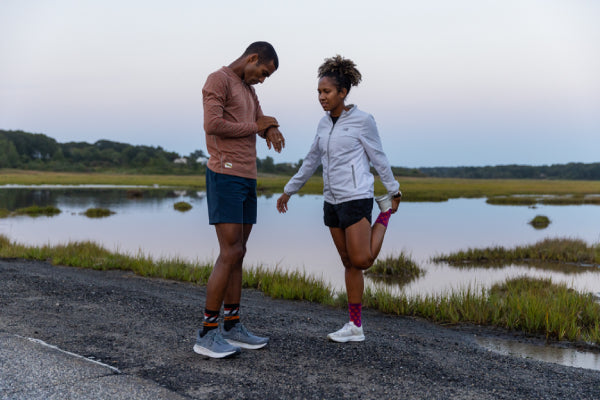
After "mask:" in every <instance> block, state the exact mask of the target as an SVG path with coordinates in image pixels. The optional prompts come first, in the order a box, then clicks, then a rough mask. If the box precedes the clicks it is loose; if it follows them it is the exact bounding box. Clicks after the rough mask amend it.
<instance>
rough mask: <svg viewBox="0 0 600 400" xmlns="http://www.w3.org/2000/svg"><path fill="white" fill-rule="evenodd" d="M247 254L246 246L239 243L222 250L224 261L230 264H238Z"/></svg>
mask: <svg viewBox="0 0 600 400" xmlns="http://www.w3.org/2000/svg"><path fill="white" fill-rule="evenodd" d="M245 255H246V246H244V245H242V244H239V245H234V246H231V247H229V248H227V249H226V250H225V251H221V257H223V261H225V262H226V263H228V264H237V263H239V262H240V261H242V260H243V259H244V256H245Z"/></svg>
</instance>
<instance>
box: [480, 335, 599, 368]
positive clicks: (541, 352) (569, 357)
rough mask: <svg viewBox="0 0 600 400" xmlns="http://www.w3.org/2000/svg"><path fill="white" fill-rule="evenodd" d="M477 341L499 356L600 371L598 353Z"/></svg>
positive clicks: (517, 343)
mask: <svg viewBox="0 0 600 400" xmlns="http://www.w3.org/2000/svg"><path fill="white" fill-rule="evenodd" d="M476 340H477V343H478V344H479V345H481V346H483V347H485V348H486V349H488V350H490V351H493V352H496V353H499V354H504V355H511V356H517V357H523V358H533V359H535V360H540V361H545V362H550V363H554V364H560V365H566V366H569V367H578V368H585V369H593V370H596V371H600V354H598V353H592V352H586V351H580V350H576V349H570V348H563V347H555V346H550V345H541V344H531V343H521V342H516V341H513V340H504V339H496V338H482V337H478V338H477V339H476Z"/></svg>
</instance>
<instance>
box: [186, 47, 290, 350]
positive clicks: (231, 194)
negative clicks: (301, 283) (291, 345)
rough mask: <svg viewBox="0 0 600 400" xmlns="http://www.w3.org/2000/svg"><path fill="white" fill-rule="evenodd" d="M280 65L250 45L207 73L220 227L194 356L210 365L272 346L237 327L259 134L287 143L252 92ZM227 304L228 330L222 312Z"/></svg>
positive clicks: (213, 196)
mask: <svg viewBox="0 0 600 400" xmlns="http://www.w3.org/2000/svg"><path fill="white" fill-rule="evenodd" d="M278 66H279V60H278V57H277V53H276V52H275V49H274V48H273V46H271V45H270V44H269V43H267V42H255V43H252V44H251V45H250V46H248V48H247V49H246V51H245V52H244V54H242V55H241V56H240V57H239V58H238V59H237V60H235V61H234V62H233V63H231V64H229V66H227V67H222V68H221V69H219V70H217V71H215V72H213V73H212V74H210V75H209V76H208V78H207V80H206V83H205V85H204V88H203V89H202V96H203V104H204V131H205V132H206V147H207V149H208V153H209V155H210V158H209V160H208V164H207V170H206V194H207V203H208V214H209V215H208V216H209V223H210V224H211V225H214V226H215V229H216V232H217V238H218V241H219V251H220V252H219V257H218V258H217V261H216V262H215V265H214V268H213V271H212V273H211V275H210V278H209V279H208V284H207V287H206V304H205V309H204V321H203V328H202V329H201V330H199V331H198V335H197V338H196V344H195V345H194V351H195V352H196V353H198V354H202V355H205V356H208V357H213V358H223V357H228V356H231V355H234V354H238V353H239V352H240V348H245V349H259V348H262V347H264V346H266V345H267V343H268V341H269V339H268V338H265V337H259V336H255V335H253V334H252V333H250V332H249V331H248V330H247V329H246V328H245V327H244V325H243V324H242V323H241V322H240V314H239V309H240V299H241V295H242V263H243V260H244V255H245V253H246V243H247V242H248V237H249V236H250V231H251V230H252V225H253V224H255V223H256V135H259V136H260V137H261V138H263V139H265V140H266V143H267V146H268V147H269V149H270V148H271V146H273V148H274V149H275V151H277V152H281V149H282V148H283V147H285V140H284V138H283V135H282V134H281V132H280V131H279V129H278V126H279V124H278V122H277V120H276V119H275V118H274V117H269V116H265V115H263V113H262V110H261V108H260V104H259V102H258V98H257V96H256V93H255V91H254V88H253V87H252V85H255V84H257V83H263V82H264V81H265V79H267V78H268V77H270V76H271V75H272V74H273V73H274V72H275V71H276V70H277V68H278ZM221 304H224V316H223V319H224V323H223V326H222V328H220V327H219V324H218V320H219V313H220V310H221Z"/></svg>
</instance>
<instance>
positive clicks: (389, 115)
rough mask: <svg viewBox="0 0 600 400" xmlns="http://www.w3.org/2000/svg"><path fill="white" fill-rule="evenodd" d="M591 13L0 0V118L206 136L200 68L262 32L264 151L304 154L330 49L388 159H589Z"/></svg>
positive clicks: (182, 141)
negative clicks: (272, 146) (319, 75)
mask: <svg viewBox="0 0 600 400" xmlns="http://www.w3.org/2000/svg"><path fill="white" fill-rule="evenodd" d="M598 21H600V2H598V1H596V0H564V1H558V0H502V1H500V0H499V1H491V0H455V1H449V0H423V1H418V2H417V1H414V0H412V1H406V0H395V1H378V0H370V1H355V0H346V1H322V0H321V1H314V0H304V1H298V2H292V1H289V2H287V1H254V2H240V1H235V0H229V1H223V2H214V1H199V0H198V1H192V0H172V1H166V0H165V1H152V0H144V1H142V0H139V1H138V0H119V1H116V0H103V1H95V0H53V1H50V0H47V1H42V0H2V1H0V55H1V59H0V129H13V130H17V129H22V130H25V131H29V132H35V133H44V134H46V135H48V136H51V137H53V138H55V139H56V140H58V141H59V142H67V141H86V142H90V143H93V142H95V141H96V140H99V139H108V140H114V141H121V142H127V143H132V144H143V145H151V146H161V147H163V148H164V149H166V150H170V151H176V152H178V153H180V154H182V155H186V154H188V153H190V152H191V151H193V150H195V149H202V150H204V151H205V150H206V147H205V143H204V132H203V130H202V118H203V113H202V93H201V90H202V86H203V84H204V81H205V79H206V76H207V75H208V74H209V73H210V72H212V71H214V70H216V69H218V68H220V67H221V66H222V65H226V64H229V63H230V62H231V61H233V60H234V59H235V58H237V57H238V56H239V55H240V54H241V53H242V51H243V50H244V49H245V47H246V46H247V45H248V44H249V43H250V42H253V41H256V40H267V41H270V42H271V43H272V44H273V45H274V46H275V48H276V50H277V52H278V54H279V58H280V68H279V70H278V71H277V72H276V73H275V74H274V75H273V76H272V77H271V78H269V79H267V81H266V82H265V83H264V84H263V85H259V86H257V87H256V90H257V93H258V95H259V98H260V100H261V104H262V107H263V110H264V111H265V113H266V114H267V115H273V116H275V117H277V119H278V120H279V122H280V123H281V130H282V132H283V133H284V135H285V136H286V138H287V147H286V149H284V151H283V153H282V154H276V153H274V152H267V151H266V146H265V145H264V144H263V143H259V145H258V151H259V157H261V158H263V157H265V156H266V155H272V156H273V158H275V160H276V162H285V161H293V162H295V161H297V160H299V159H300V158H302V157H304V155H305V154H306V152H307V150H308V148H309V146H310V144H311V142H312V139H313V137H314V132H315V127H316V125H317V122H318V120H319V118H320V117H321V116H322V115H323V111H322V110H321V108H320V106H319V104H318V102H317V95H316V86H317V79H316V70H317V67H318V66H319V64H320V63H321V62H322V61H323V59H324V58H326V57H330V56H333V55H335V54H341V55H343V56H345V57H348V58H351V59H353V60H354V61H355V62H356V63H357V65H358V68H359V70H360V71H361V72H362V74H363V82H362V84H361V86H359V87H358V88H354V89H353V90H352V92H351V94H350V97H349V101H350V102H352V103H355V104H357V105H358V106H359V107H361V108H362V109H363V110H365V111H367V112H370V113H371V114H373V115H374V117H375V119H376V121H377V124H378V127H379V131H380V135H381V137H382V140H383V143H384V148H385V150H386V152H387V154H388V157H389V159H390V162H391V163H392V165H396V166H407V167H420V166H456V165H498V164H513V163H517V164H533V165H540V164H553V163H566V162H598V161H600V157H599V154H600V72H599V71H600V24H599V23H598Z"/></svg>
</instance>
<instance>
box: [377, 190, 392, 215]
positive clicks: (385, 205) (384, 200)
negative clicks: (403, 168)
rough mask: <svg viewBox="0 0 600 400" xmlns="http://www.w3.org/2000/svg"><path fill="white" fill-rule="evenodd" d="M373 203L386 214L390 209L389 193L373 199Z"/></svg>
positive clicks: (390, 199)
mask: <svg viewBox="0 0 600 400" xmlns="http://www.w3.org/2000/svg"><path fill="white" fill-rule="evenodd" d="M375 202H377V205H378V206H379V209H380V210H381V212H386V211H387V210H389V209H390V208H392V195H391V194H389V193H386V194H382V195H381V196H377V197H375Z"/></svg>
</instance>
